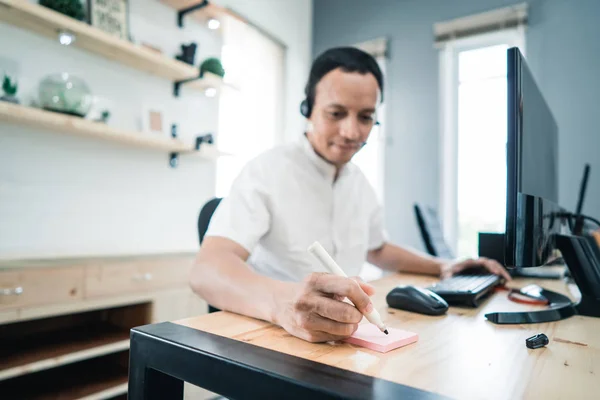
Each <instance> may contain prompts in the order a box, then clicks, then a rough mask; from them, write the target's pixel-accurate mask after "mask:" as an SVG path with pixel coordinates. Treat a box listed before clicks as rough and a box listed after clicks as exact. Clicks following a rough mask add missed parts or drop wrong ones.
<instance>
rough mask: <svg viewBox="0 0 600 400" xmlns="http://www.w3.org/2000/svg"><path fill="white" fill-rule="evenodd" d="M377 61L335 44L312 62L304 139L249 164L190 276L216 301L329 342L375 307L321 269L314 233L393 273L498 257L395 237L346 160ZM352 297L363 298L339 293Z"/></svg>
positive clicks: (377, 75) (348, 258)
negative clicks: (428, 247) (445, 254)
mask: <svg viewBox="0 0 600 400" xmlns="http://www.w3.org/2000/svg"><path fill="white" fill-rule="evenodd" d="M382 92H383V76H382V73H381V70H380V69H379V67H378V65H377V62H376V61H375V60H374V59H373V57H371V56H370V55H368V54H367V53H364V52H362V51H360V50H358V49H355V48H348V47H345V48H334V49H330V50H328V51H326V52H324V53H323V54H321V55H320V56H319V57H318V58H317V59H316V60H315V62H314V63H313V65H312V68H311V72H310V78H309V81H308V84H307V86H306V100H305V101H304V102H303V103H302V105H301V111H302V113H303V115H304V116H306V118H307V119H308V125H309V128H308V129H307V132H306V134H305V135H304V136H303V137H302V138H301V140H300V141H299V142H298V143H294V144H291V145H285V146H281V147H277V148H275V149H271V150H269V151H267V152H266V153H264V154H262V155H260V156H258V157H257V158H255V159H254V160H252V161H250V162H249V163H248V164H247V165H246V166H245V168H244V169H243V170H242V172H241V173H240V175H239V176H238V178H237V179H236V180H235V182H234V183H233V185H232V188H231V192H230V194H229V195H228V196H227V197H226V198H225V199H223V201H222V202H221V204H220V205H219V207H218V208H217V210H216V212H215V214H214V215H213V218H212V220H211V223H210V226H209V229H208V231H207V233H206V236H205V238H204V242H203V244H202V248H201V250H200V252H199V254H198V258H197V263H196V265H195V267H194V270H193V272H192V276H191V281H190V284H191V286H192V288H193V289H194V291H195V292H196V293H197V294H198V295H200V296H201V297H203V298H204V299H206V300H207V301H208V303H209V304H211V305H213V306H214V307H217V308H219V309H222V310H228V311H232V312H236V313H239V314H244V315H248V316H251V317H254V318H258V319H262V320H266V321H270V322H272V323H275V324H278V325H280V326H282V327H283V328H284V329H285V330H287V331H288V332H289V333H291V334H292V335H295V336H297V337H300V338H302V339H305V340H308V341H312V342H321V341H329V340H337V339H342V338H346V337H348V336H350V335H351V334H352V333H354V331H355V330H356V329H357V327H358V325H357V324H358V323H359V322H360V320H361V319H362V315H361V312H369V311H370V310H371V309H372V307H373V305H372V303H371V301H370V298H369V296H371V295H373V293H374V289H373V287H372V286H370V285H368V284H367V283H364V282H362V281H361V280H360V279H358V278H352V279H351V278H344V277H339V276H334V275H331V274H327V273H324V270H323V269H322V267H320V266H319V264H318V262H317V261H316V260H315V259H314V258H313V256H312V255H311V254H310V253H308V251H307V248H308V247H309V245H310V244H312V243H313V242H314V241H316V240H318V241H319V242H320V243H321V244H322V245H323V246H324V247H325V249H326V250H327V251H328V252H329V253H330V254H331V255H332V257H333V258H334V259H335V260H336V261H337V262H338V264H340V266H341V267H342V268H343V269H344V270H345V272H346V274H347V275H348V276H353V275H358V273H359V272H360V268H361V266H362V265H363V264H364V262H365V261H366V260H367V261H368V262H370V263H372V264H374V265H376V266H378V267H380V268H383V269H387V270H392V271H407V272H417V273H424V274H432V275H440V276H442V277H447V276H451V275H452V274H454V273H456V272H458V271H461V270H463V269H465V268H468V267H471V266H474V265H483V266H485V267H486V268H487V269H488V270H490V271H491V272H493V273H496V274H501V275H503V276H504V277H506V278H507V279H510V277H509V276H508V274H506V272H505V271H504V269H503V268H502V267H501V266H500V265H499V264H498V263H496V262H494V261H491V260H487V259H479V260H467V261H463V262H452V261H449V260H441V259H437V258H434V257H429V256H426V255H421V254H417V253H416V252H412V251H409V250H407V249H403V248H401V247H398V246H395V245H393V244H391V243H389V242H388V240H387V239H386V236H385V234H384V228H383V225H384V224H383V221H382V216H381V215H382V214H381V207H380V206H379V205H378V202H377V198H376V195H375V193H374V190H373V188H372V187H371V186H370V185H369V183H368V181H367V180H366V178H365V176H364V175H363V174H362V173H361V172H360V170H359V169H358V168H357V167H356V166H355V165H353V164H351V163H350V160H351V159H352V157H353V156H354V155H355V154H356V153H357V152H358V151H359V150H360V149H361V148H362V146H363V145H364V144H365V143H366V141H367V138H368V137H369V133H370V132H371V129H372V128H373V125H374V124H375V121H376V108H377V104H378V103H379V100H380V98H382V95H383V93H382ZM345 297H347V298H348V299H350V300H351V301H352V303H353V304H354V305H355V306H356V307H353V306H352V305H350V304H348V303H347V302H343V301H341V300H343V299H344V298H345Z"/></svg>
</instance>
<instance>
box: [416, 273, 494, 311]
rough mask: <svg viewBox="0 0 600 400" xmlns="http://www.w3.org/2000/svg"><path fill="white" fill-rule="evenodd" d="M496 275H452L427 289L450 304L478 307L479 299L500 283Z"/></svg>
mask: <svg viewBox="0 0 600 400" xmlns="http://www.w3.org/2000/svg"><path fill="white" fill-rule="evenodd" d="M501 280H502V278H500V277H499V276H497V275H488V274H486V275H454V276H453V277H451V278H448V279H444V280H443V281H441V282H439V283H436V284H435V285H433V286H430V287H428V288H427V289H429V290H431V291H432V292H434V293H437V294H438V295H439V296H440V297H441V298H443V299H444V300H446V302H448V304H450V305H457V306H469V307H478V306H479V304H480V301H481V300H482V299H483V298H484V297H485V296H486V295H487V294H489V293H490V292H491V291H492V290H493V289H494V287H496V286H497V285H499V284H500V283H501Z"/></svg>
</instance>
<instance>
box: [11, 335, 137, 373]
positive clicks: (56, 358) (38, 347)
mask: <svg viewBox="0 0 600 400" xmlns="http://www.w3.org/2000/svg"><path fill="white" fill-rule="evenodd" d="M128 348H129V331H128V330H127V329H123V328H118V327H115V326H112V325H97V326H85V327H74V328H71V329H68V330H61V331H57V332H52V333H38V334H36V335H34V336H26V337H24V338H21V339H19V340H18V341H17V342H14V343H13V344H12V345H11V346H5V347H3V348H2V350H0V360H1V361H0V381H2V380H6V379H9V378H14V377H17V376H21V375H26V374H30V373H33V372H37V371H42V370H45V369H50V368H55V367H59V366H62V365H66V364H71V363H74V362H77V361H82V360H86V359H90V358H94V357H99V356H103V355H106V354H111V353H116V352H119V351H123V350H126V349H128Z"/></svg>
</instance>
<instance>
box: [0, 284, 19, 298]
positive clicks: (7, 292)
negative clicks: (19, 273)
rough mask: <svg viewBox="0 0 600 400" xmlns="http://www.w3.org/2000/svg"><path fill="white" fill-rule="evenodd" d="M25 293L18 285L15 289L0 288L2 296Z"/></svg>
mask: <svg viewBox="0 0 600 400" xmlns="http://www.w3.org/2000/svg"><path fill="white" fill-rule="evenodd" d="M22 293H23V288H22V287H21V286H17V287H16V288H13V289H0V295H1V296H20V295H21V294H22Z"/></svg>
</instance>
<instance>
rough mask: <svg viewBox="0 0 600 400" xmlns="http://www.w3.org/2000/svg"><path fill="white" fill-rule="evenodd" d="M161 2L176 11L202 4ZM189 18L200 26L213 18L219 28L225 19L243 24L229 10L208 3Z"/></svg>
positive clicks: (183, 0) (199, 0)
mask: <svg viewBox="0 0 600 400" xmlns="http://www.w3.org/2000/svg"><path fill="white" fill-rule="evenodd" d="M161 2H162V3H164V4H166V5H167V6H169V7H171V8H174V9H175V10H177V11H180V10H183V9H186V8H189V7H192V6H195V5H197V4H200V3H202V2H203V0H161ZM189 17H191V18H194V19H195V20H196V21H199V22H200V23H202V24H206V23H207V22H208V20H209V19H211V18H214V19H216V20H219V21H220V22H221V27H222V26H223V23H224V20H225V19H226V18H233V19H237V20H239V21H242V22H244V21H243V19H242V18H241V17H240V16H238V15H237V14H235V13H234V12H233V11H231V10H230V9H228V8H226V7H222V6H219V5H217V4H214V3H212V2H210V3H208V5H207V6H205V7H202V8H200V9H198V10H196V11H193V12H190V13H189ZM221 27H220V28H219V30H220V29H221Z"/></svg>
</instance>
